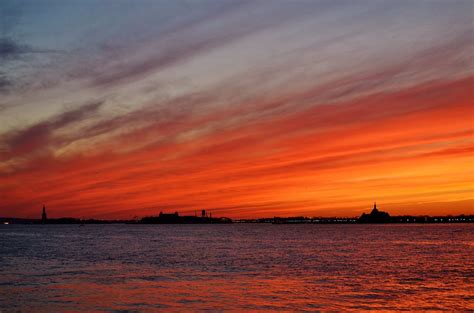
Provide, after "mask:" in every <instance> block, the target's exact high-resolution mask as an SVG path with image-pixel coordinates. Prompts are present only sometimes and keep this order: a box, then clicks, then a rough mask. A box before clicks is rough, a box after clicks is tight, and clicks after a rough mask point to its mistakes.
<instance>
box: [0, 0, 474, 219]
mask: <svg viewBox="0 0 474 313" xmlns="http://www.w3.org/2000/svg"><path fill="white" fill-rule="evenodd" d="M473 5H474V2H473V1H471V0H467V1H457V0H451V1H446V0H440V1H436V0H431V1H412V0H406V1H403V0H402V1H392V0H388V1H373V0H367V1H362V0H361V1H351V0H347V1H338V0H336V1H334V0H328V1H319V0H309V1H304V0H294V1H290V0H286V1H273V0H272V1H269V0H267V1H241V0H235V1H227V0H214V1H192V0H175V1H156V0H138V1H132V0H130V1H122V0H118V1H112V0H108V1H107V0H106V1H92V0H84V1H82V0H77V1H70V0H68V1H63V0H57V1H45V0H39V1H36V0H31V1H16V0H15V1H13V0H6V1H5V0H3V1H1V3H0V216H16V217H28V218H38V217H39V215H40V213H41V207H42V205H43V203H44V204H46V207H47V208H48V214H49V216H50V217H64V216H71V217H90V218H132V217H134V216H145V215H153V214H158V213H159V212H160V211H163V212H174V211H178V212H180V213H182V214H194V211H195V210H200V209H203V208H204V209H207V210H210V211H211V212H212V214H213V216H228V217H232V218H251V217H263V216H267V217H272V216H294V215H306V216H357V215H359V214H360V213H361V212H366V211H369V209H370V207H371V206H372V205H373V202H374V201H377V203H378V204H379V206H380V208H381V209H383V210H386V211H389V212H390V213H391V214H392V215H399V214H430V215H437V214H461V213H465V214H474V136H473V135H474V98H473V90H474V22H473V21H474V19H473V16H474V14H473Z"/></svg>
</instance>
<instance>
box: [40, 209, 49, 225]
mask: <svg viewBox="0 0 474 313" xmlns="http://www.w3.org/2000/svg"><path fill="white" fill-rule="evenodd" d="M47 220H48V215H46V207H45V206H44V204H43V213H42V214H41V222H42V223H43V224H45V223H46V221H47Z"/></svg>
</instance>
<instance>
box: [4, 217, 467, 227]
mask: <svg viewBox="0 0 474 313" xmlns="http://www.w3.org/2000/svg"><path fill="white" fill-rule="evenodd" d="M453 223H454V224H455V223H474V215H456V216H451V215H446V216H392V217H390V220H387V221H383V222H362V221H360V218H356V217H354V218H338V217H318V218H310V217H273V218H258V219H236V220H231V219H225V220H221V219H217V218H216V219H214V218H213V219H207V220H200V219H183V220H175V221H160V220H147V219H146V218H144V219H141V220H100V219H77V218H57V219H48V220H47V221H46V222H43V221H42V220H41V219H26V218H15V217H0V224H1V225H9V224H22V225H67V224H72V225H85V224H87V225H91V224H92V225H93V224H102V225H103V224H130V225H153V224H160V225H163V224H171V225H177V224H179V225H198V224H199V225H200V224H453Z"/></svg>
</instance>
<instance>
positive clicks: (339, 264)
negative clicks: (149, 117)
mask: <svg viewBox="0 0 474 313" xmlns="http://www.w3.org/2000/svg"><path fill="white" fill-rule="evenodd" d="M473 242H474V225H472V224H470V225H469V224H457V225H455V224H451V225H267V224H245V225H243V224H240V225H239V224H237V225H236V224H234V225H87V226H86V227H78V225H46V226H43V225H0V273H1V276H0V311H2V312H10V311H18V310H21V311H31V312H51V311H55V312H56V311H68V312H70V311H88V312H89V311H129V312H136V311H140V312H141V311H156V310H164V309H170V310H191V311H192V310H203V309H209V310H287V311H294V310H312V311H314V310H316V311H317V310H336V311H339V310H354V311H360V310H365V309H377V310H380V309H385V310H397V309H417V310H423V309H425V310H439V309H444V310H474V305H473V304H472V303H474V283H473V282H474V272H473V268H474V246H473V245H472V243H473Z"/></svg>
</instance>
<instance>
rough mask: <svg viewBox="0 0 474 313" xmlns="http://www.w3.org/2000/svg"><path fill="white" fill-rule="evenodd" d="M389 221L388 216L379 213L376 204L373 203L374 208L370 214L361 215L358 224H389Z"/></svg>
mask: <svg viewBox="0 0 474 313" xmlns="http://www.w3.org/2000/svg"><path fill="white" fill-rule="evenodd" d="M391 221H392V219H391V217H390V214H388V213H387V212H384V211H379V210H378V209H377V204H376V203H374V208H373V209H372V212H370V214H366V213H362V215H361V216H360V217H359V223H389V222H391Z"/></svg>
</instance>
